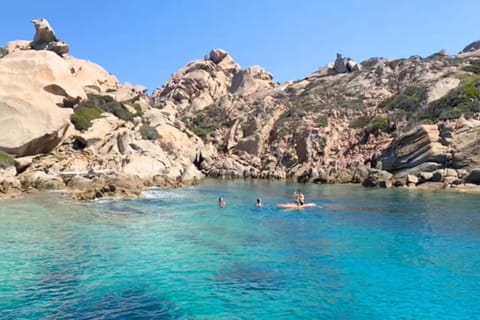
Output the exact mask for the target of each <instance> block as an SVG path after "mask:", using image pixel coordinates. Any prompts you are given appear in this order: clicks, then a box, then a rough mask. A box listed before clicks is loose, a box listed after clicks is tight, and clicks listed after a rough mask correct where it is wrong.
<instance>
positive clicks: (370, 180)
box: [363, 169, 393, 188]
mask: <svg viewBox="0 0 480 320" xmlns="http://www.w3.org/2000/svg"><path fill="white" fill-rule="evenodd" d="M392 177H393V175H392V174H391V173H390V172H388V171H384V170H377V169H371V170H370V172H369V175H368V177H367V179H366V180H365V181H364V182H363V185H364V186H365V187H382V188H388V187H391V186H392V181H391V179H392Z"/></svg>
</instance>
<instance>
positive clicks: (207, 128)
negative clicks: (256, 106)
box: [187, 105, 233, 139]
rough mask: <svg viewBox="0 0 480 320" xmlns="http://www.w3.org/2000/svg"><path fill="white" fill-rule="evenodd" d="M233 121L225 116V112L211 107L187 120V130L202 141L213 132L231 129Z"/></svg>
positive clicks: (216, 107)
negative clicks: (224, 128)
mask: <svg viewBox="0 0 480 320" xmlns="http://www.w3.org/2000/svg"><path fill="white" fill-rule="evenodd" d="M232 125H233V121H232V120H231V119H230V118H229V117H228V115H227V114H225V111H224V110H223V109H222V108H220V107H218V106H216V105H211V106H208V107H206V108H205V109H203V110H201V111H199V112H197V113H196V114H195V116H194V117H193V118H192V119H189V120H188V124H187V126H188V128H189V129H190V130H191V131H192V132H193V133H195V134H196V135H197V136H199V137H200V138H202V139H205V138H206V137H207V136H208V135H209V134H210V133H212V132H213V131H215V130H217V129H219V128H223V127H231V126H232Z"/></svg>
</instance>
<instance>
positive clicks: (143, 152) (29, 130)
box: [0, 21, 480, 199]
mask: <svg viewBox="0 0 480 320" xmlns="http://www.w3.org/2000/svg"><path fill="white" fill-rule="evenodd" d="M37 24H38V28H37V29H38V32H37V34H36V36H35V39H34V41H33V42H32V44H30V43H29V42H25V41H13V42H10V43H9V44H8V45H7V46H6V47H5V48H3V49H2V50H1V52H0V88H1V89H0V127H1V128H5V132H4V135H2V137H0V150H1V151H4V152H7V153H9V154H10V155H11V156H13V157H14V158H15V160H12V159H11V156H10V155H7V156H6V157H5V159H7V160H8V161H7V162H6V163H4V164H0V167H6V168H7V169H6V170H3V171H2V172H0V194H18V193H20V192H27V191H35V190H52V189H66V190H70V191H72V190H73V192H72V193H70V195H71V196H72V197H74V198H77V199H94V198H98V197H136V196H139V195H140V192H141V190H142V189H143V188H145V187H152V186H156V187H177V186H181V185H185V184H190V183H196V182H198V181H199V180H200V179H202V178H203V177H205V176H208V177H219V178H253V179H292V180H295V181H297V182H302V183H306V182H314V183H335V182H338V183H361V184H363V185H365V186H379V187H391V186H398V187H409V188H420V189H422V188H449V189H452V190H453V189H456V190H463V189H465V188H467V189H470V188H471V185H473V184H480V179H478V175H479V174H478V168H480V151H479V149H478V144H479V143H480V111H479V109H478V105H479V104H480V91H479V89H478V88H480V80H479V77H478V75H479V74H480V72H479V71H478V70H479V69H478V67H479V66H480V62H479V61H478V60H477V57H476V56H475V54H471V52H469V53H468V54H467V53H463V54H460V55H457V56H447V55H446V54H445V53H441V52H439V53H436V54H434V55H432V56H429V57H427V58H422V57H419V56H412V57H410V58H408V59H396V60H392V59H386V58H371V59H368V60H366V61H364V62H362V63H361V64H357V63H356V62H354V61H353V60H352V59H350V58H345V57H343V56H342V55H337V59H336V60H335V62H334V63H331V64H329V65H327V66H325V67H322V68H320V69H319V70H317V71H315V72H313V73H311V74H310V75H308V76H307V77H305V78H303V79H300V80H298V81H291V82H287V83H283V84H278V83H275V82H274V81H273V76H272V75H271V74H270V73H268V72H267V71H266V70H264V69H262V68H261V67H259V66H253V67H249V68H245V69H240V67H239V65H238V64H237V63H236V62H235V61H234V60H233V58H232V57H231V56H230V55H229V54H228V53H227V52H226V51H224V50H221V49H215V50H212V51H211V52H210V53H209V54H208V55H207V56H206V57H205V58H204V59H201V60H195V61H192V62H190V63H187V64H186V66H184V67H183V68H181V69H180V70H179V71H177V72H176V73H175V74H174V75H173V76H172V78H171V79H170V80H169V81H168V82H167V83H166V84H165V85H163V86H162V87H160V88H158V89H156V90H154V92H153V94H152V95H151V96H150V97H149V96H148V94H147V89H146V88H145V87H143V86H136V85H131V84H128V83H125V84H121V83H120V82H119V81H118V79H117V78H116V77H115V76H113V75H111V74H110V73H108V72H107V71H106V70H104V69H103V68H102V67H101V66H99V65H96V64H95V63H93V62H90V61H87V60H81V59H77V58H74V57H71V56H69V55H64V54H63V52H64V51H62V50H63V49H61V48H60V47H59V46H61V43H59V41H58V39H57V37H56V36H55V33H54V32H53V30H52V29H51V27H50V26H49V25H48V22H46V24H45V21H37ZM47 25H48V26H47ZM32 47H34V49H38V50H34V49H32ZM44 49H47V50H44ZM49 49H53V51H54V52H52V51H50V50H49ZM465 183H467V184H468V185H465ZM462 188H463V189H462Z"/></svg>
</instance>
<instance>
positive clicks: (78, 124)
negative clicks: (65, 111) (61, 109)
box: [70, 106, 103, 131]
mask: <svg viewBox="0 0 480 320" xmlns="http://www.w3.org/2000/svg"><path fill="white" fill-rule="evenodd" d="M102 113H103V111H102V109H100V108H98V107H87V106H82V107H78V108H76V109H75V113H74V114H72V116H71V117H70V120H71V121H72V123H73V125H74V126H75V128H76V129H77V130H80V131H84V130H87V129H88V128H90V127H91V126H92V120H95V119H98V118H100V116H101V114H102Z"/></svg>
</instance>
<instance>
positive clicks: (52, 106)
mask: <svg viewBox="0 0 480 320" xmlns="http://www.w3.org/2000/svg"><path fill="white" fill-rule="evenodd" d="M0 88H1V89H0V110H9V111H8V112H0V128H2V131H3V134H2V135H1V136H0V150H4V151H6V152H8V153H11V154H15V155H16V156H26V155H34V154H39V153H47V152H49V151H51V150H52V149H53V148H54V147H55V146H57V145H58V143H59V142H60V141H61V140H62V138H63V137H64V135H65V133H66V129H67V128H68V126H69V124H70V115H71V114H72V109H71V107H72V106H73V105H74V103H75V102H78V101H80V100H82V99H86V95H85V92H84V91H83V89H82V87H81V85H80V84H79V83H78V81H77V80H76V79H75V78H74V77H73V76H72V74H71V72H70V70H69V68H68V64H67V63H65V61H64V60H63V59H62V58H60V57H59V56H57V55H56V54H54V53H52V52H49V51H33V50H28V51H18V52H14V53H13V54H9V55H7V56H5V57H3V58H2V59H0ZM25 93H28V94H25ZM67 106H68V107H67Z"/></svg>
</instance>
